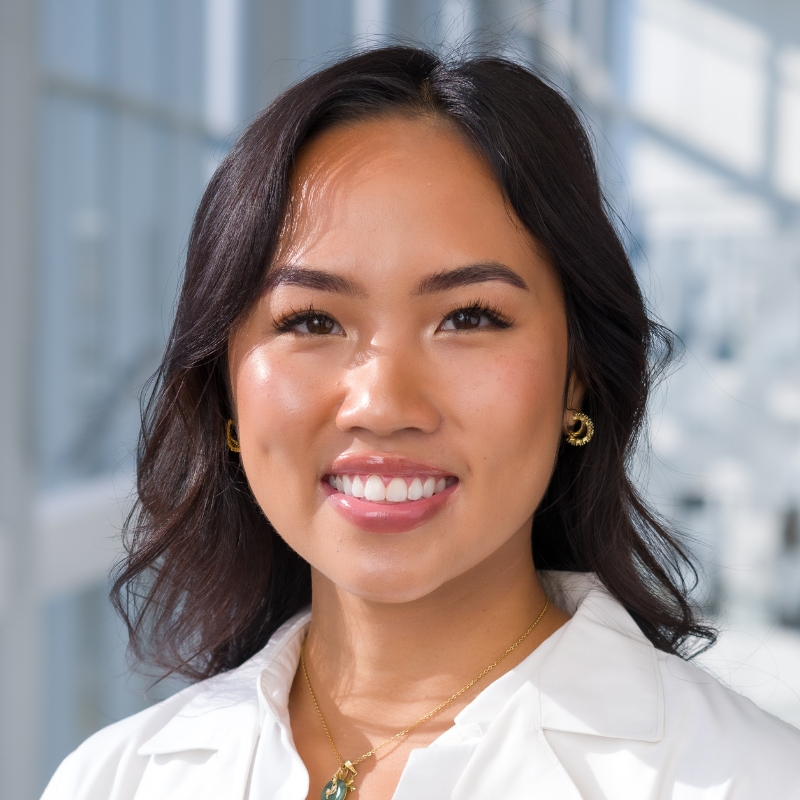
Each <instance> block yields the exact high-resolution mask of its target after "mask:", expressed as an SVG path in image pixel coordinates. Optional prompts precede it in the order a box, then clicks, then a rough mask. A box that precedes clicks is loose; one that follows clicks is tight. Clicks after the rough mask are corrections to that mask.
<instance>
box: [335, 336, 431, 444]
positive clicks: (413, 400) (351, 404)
mask: <svg viewBox="0 0 800 800" xmlns="http://www.w3.org/2000/svg"><path fill="white" fill-rule="evenodd" d="M430 389H431V384H430V374H429V369H428V368H427V367H426V365H425V364H424V363H422V361H421V359H420V358H419V357H417V358H415V357H414V355H412V354H411V353H408V352H391V351H389V350H388V349H386V350H379V351H373V352H372V353H370V355H369V356H368V357H367V358H366V359H365V360H364V361H363V362H362V363H360V364H358V365H357V366H354V367H353V368H352V369H350V370H349V372H348V375H347V378H346V395H345V397H344V400H343V401H342V403H341V405H340V406H339V409H338V412H337V414H336V424H337V426H338V427H339V429H340V430H343V431H348V432H353V431H356V430H362V431H369V432H371V433H373V434H376V435H378V436H391V435H392V434H396V433H399V432H401V431H402V432H405V431H409V432H410V431H417V432H421V433H433V432H434V431H435V430H436V429H437V428H438V427H439V425H440V423H441V415H440V413H439V409H438V408H437V406H436V404H435V403H434V402H433V400H432V398H431V396H430V394H429V390H430Z"/></svg>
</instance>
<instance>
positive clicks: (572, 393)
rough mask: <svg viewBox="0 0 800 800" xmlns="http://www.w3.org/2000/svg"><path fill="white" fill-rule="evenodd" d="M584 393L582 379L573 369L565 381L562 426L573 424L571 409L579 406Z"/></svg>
mask: <svg viewBox="0 0 800 800" xmlns="http://www.w3.org/2000/svg"><path fill="white" fill-rule="evenodd" d="M585 393H586V390H585V388H584V385H583V381H582V380H581V379H580V378H579V377H578V376H577V374H576V373H575V372H574V371H573V372H571V373H570V376H569V381H568V383H567V395H566V402H565V404H564V428H568V427H570V426H571V425H573V424H574V419H573V413H574V412H573V409H580V408H581V406H582V405H583V397H584V395H585Z"/></svg>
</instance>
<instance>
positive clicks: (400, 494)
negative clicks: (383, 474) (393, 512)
mask: <svg viewBox="0 0 800 800" xmlns="http://www.w3.org/2000/svg"><path fill="white" fill-rule="evenodd" d="M386 499H387V500H388V501H389V502H390V503H405V501H406V500H407V499H408V487H407V486H406V482H405V481H404V480H403V479H402V478H392V479H391V480H390V481H389V485H388V486H387V487H386Z"/></svg>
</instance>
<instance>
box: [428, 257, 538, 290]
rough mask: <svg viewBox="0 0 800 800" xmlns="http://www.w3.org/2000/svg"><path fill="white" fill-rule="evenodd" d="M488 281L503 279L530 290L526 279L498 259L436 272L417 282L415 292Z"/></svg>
mask: <svg viewBox="0 0 800 800" xmlns="http://www.w3.org/2000/svg"><path fill="white" fill-rule="evenodd" d="M486 281H502V282H503V283H508V284H510V285H511V286H516V287H517V288H518V289H525V291H528V286H527V284H526V283H525V281H523V280H522V278H520V276H519V275H517V273H516V272H514V270H512V269H511V268H510V267H507V266H505V264H499V263H497V262H496V261H485V262H482V263H479V264H467V265H466V266H464V267H457V268H456V269H449V270H442V271H441V272H434V273H433V274H432V275H428V276H427V277H426V278H423V279H422V280H421V281H420V282H419V283H418V284H417V288H416V290H415V292H414V293H415V294H430V293H432V292H446V291H447V290H448V289H455V288H457V287H459V286H469V285H470V284H473V283H485V282H486Z"/></svg>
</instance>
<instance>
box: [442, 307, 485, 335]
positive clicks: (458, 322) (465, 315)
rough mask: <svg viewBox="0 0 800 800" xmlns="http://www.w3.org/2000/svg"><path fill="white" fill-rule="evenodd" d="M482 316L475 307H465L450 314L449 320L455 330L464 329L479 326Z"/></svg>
mask: <svg viewBox="0 0 800 800" xmlns="http://www.w3.org/2000/svg"><path fill="white" fill-rule="evenodd" d="M484 316H485V315H484V314H482V313H481V312H480V311H479V310H478V309H477V308H465V309H462V310H461V311H456V312H455V313H454V314H452V315H451V316H450V322H451V323H452V325H453V328H454V329H455V330H457V331H466V330H470V329H471V328H480V326H481V319H482V318H483V317H484Z"/></svg>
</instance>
